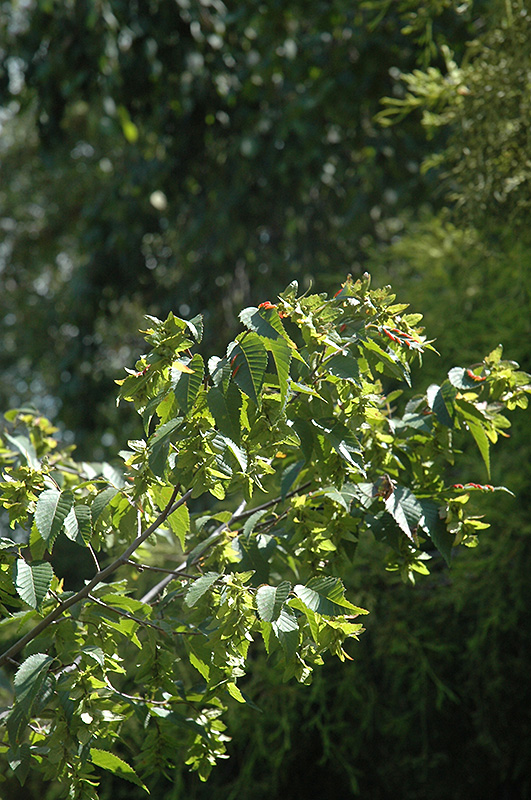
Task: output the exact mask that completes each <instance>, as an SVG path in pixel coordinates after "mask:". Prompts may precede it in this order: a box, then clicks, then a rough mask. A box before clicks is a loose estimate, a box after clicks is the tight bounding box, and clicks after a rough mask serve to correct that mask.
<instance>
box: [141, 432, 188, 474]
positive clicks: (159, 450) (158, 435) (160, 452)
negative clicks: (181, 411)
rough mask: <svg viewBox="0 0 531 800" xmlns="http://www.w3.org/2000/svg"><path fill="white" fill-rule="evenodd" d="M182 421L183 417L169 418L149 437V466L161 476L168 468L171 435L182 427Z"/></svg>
mask: <svg viewBox="0 0 531 800" xmlns="http://www.w3.org/2000/svg"><path fill="white" fill-rule="evenodd" d="M182 421H183V420H182V417H176V418H175V419H170V420H168V422H165V423H164V424H163V425H160V426H159V427H158V428H157V430H156V431H155V433H154V434H153V435H152V436H151V437H150V439H149V443H148V452H149V468H150V470H151V471H152V473H153V474H154V475H156V476H157V477H159V478H160V477H162V476H163V475H164V471H165V469H166V464H167V461H168V451H169V448H170V440H171V437H172V435H173V434H174V433H175V431H176V430H177V429H178V428H179V427H180V425H181V424H182Z"/></svg>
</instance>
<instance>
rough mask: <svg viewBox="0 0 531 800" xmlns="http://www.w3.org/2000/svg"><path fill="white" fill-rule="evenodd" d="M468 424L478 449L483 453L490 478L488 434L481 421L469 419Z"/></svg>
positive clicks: (482, 456)
mask: <svg viewBox="0 0 531 800" xmlns="http://www.w3.org/2000/svg"><path fill="white" fill-rule="evenodd" d="M467 425H468V429H469V431H470V433H471V434H472V436H473V437H474V441H475V443H476V444H477V446H478V450H479V452H480V453H481V458H482V459H483V461H484V464H485V467H486V469H487V476H488V477H489V478H490V442H489V440H488V437H487V434H486V433H485V430H484V428H483V427H482V426H481V425H480V424H479V423H477V422H473V421H472V420H471V419H468V420H467Z"/></svg>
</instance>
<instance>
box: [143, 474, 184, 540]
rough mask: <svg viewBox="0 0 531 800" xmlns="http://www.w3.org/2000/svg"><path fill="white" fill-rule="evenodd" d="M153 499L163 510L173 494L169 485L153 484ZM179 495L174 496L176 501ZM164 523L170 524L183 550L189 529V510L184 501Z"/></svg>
mask: <svg viewBox="0 0 531 800" xmlns="http://www.w3.org/2000/svg"><path fill="white" fill-rule="evenodd" d="M151 491H152V494H153V499H154V500H155V502H156V504H157V506H158V508H159V510H160V511H163V510H164V509H165V508H166V506H167V505H168V503H169V501H170V498H171V496H172V494H173V489H172V488H171V486H153V487H152V489H151ZM178 499H179V497H176V498H175V500H176V501H177V500H178ZM166 523H167V524H168V525H169V526H170V528H171V530H172V532H173V533H174V534H175V536H176V537H177V539H178V540H179V543H180V545H181V548H182V549H183V550H184V544H185V540H186V534H187V533H188V531H189V530H190V512H189V510H188V506H187V504H186V503H183V505H182V506H179V508H177V509H176V510H175V511H174V512H173V514H170V515H169V517H167V518H166Z"/></svg>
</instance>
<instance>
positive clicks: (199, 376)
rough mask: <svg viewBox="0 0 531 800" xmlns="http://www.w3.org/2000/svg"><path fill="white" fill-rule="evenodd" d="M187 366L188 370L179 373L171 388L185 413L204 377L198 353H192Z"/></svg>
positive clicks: (202, 364) (190, 405)
mask: <svg viewBox="0 0 531 800" xmlns="http://www.w3.org/2000/svg"><path fill="white" fill-rule="evenodd" d="M188 366H189V369H190V371H187V372H183V373H181V375H180V376H179V379H178V380H177V381H176V382H175V385H174V389H173V391H174V394H175V399H176V400H177V403H178V404H179V407H180V408H181V409H182V410H183V411H184V413H185V414H187V413H188V412H189V411H190V409H191V408H192V406H193V405H194V402H195V399H196V397H197V395H198V394H199V390H200V388H201V385H202V383H203V378H204V377H205V364H204V362H203V359H202V357H201V356H200V355H199V353H196V354H195V355H194V357H193V358H192V360H191V361H190V363H189V364H188Z"/></svg>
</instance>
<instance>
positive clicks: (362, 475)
mask: <svg viewBox="0 0 531 800" xmlns="http://www.w3.org/2000/svg"><path fill="white" fill-rule="evenodd" d="M147 319H148V328H147V330H146V331H144V333H145V337H146V342H147V344H148V347H149V349H148V351H147V352H146V354H145V355H143V356H141V357H140V359H139V360H138V362H137V363H136V365H135V368H134V369H132V370H127V372H128V375H127V377H125V378H123V379H119V380H118V381H117V383H118V384H119V387H120V391H119V401H120V400H121V401H127V402H131V403H133V404H134V407H135V409H136V411H137V412H138V414H139V415H140V418H141V423H142V429H143V434H142V435H141V436H139V438H138V439H135V440H133V441H130V442H129V443H128V449H127V450H125V451H122V452H121V453H120V454H119V455H120V457H121V460H122V466H121V467H120V468H118V467H116V466H115V465H113V466H111V465H109V464H101V465H94V464H77V463H76V462H75V460H74V458H73V457H72V454H71V453H69V452H67V451H64V450H63V449H61V447H60V446H59V445H58V443H57V440H56V439H55V438H54V433H55V430H54V428H53V426H51V424H50V423H49V422H48V421H47V420H45V419H43V418H42V417H40V416H38V415H37V414H36V413H33V412H30V411H27V410H15V411H11V412H8V414H6V430H5V432H4V435H3V446H2V451H1V453H0V455H1V457H2V460H3V463H4V471H3V482H2V484H1V491H2V495H1V497H2V504H3V506H4V508H5V509H6V512H7V514H8V515H9V519H10V524H11V528H12V529H13V532H12V533H11V534H10V535H9V536H7V535H4V536H2V538H1V539H0V548H1V550H0V554H1V574H0V603H1V609H2V620H1V622H0V638H1V640H2V642H3V644H4V652H3V654H2V655H1V656H0V664H1V665H2V669H3V673H4V679H5V680H4V682H9V683H8V685H11V686H12V692H11V696H10V697H9V702H8V706H7V707H6V708H5V710H4V711H3V712H2V719H3V722H4V723H5V729H4V734H3V739H2V742H3V743H2V745H1V748H2V751H3V753H4V754H5V757H6V758H7V760H8V762H9V766H10V768H11V769H12V770H14V771H15V773H16V775H17V776H18V778H19V779H20V782H21V783H24V781H25V779H26V777H27V775H28V772H29V770H30V769H31V770H37V771H40V773H41V774H42V776H43V778H45V779H51V778H54V779H59V781H61V782H62V783H63V784H64V786H65V793H66V792H67V793H68V796H69V797H71V798H87V799H91V798H97V796H98V789H97V786H98V770H100V769H103V770H108V771H110V772H111V773H114V774H116V775H119V776H121V777H123V778H125V779H127V780H130V781H133V782H134V783H136V784H137V785H139V786H142V787H143V788H145V789H146V790H147V789H148V788H149V783H150V779H151V778H152V776H155V775H157V774H159V773H160V772H162V773H164V774H170V773H171V770H172V769H173V768H174V766H175V765H176V764H177V763H179V760H182V759H184V760H185V761H186V763H187V764H188V765H189V767H190V768H191V769H193V770H197V772H198V773H199V776H200V778H202V779H206V778H207V777H208V774H209V772H210V771H211V769H212V766H213V765H214V764H215V762H216V760H217V759H218V758H220V757H224V756H225V755H226V747H227V741H228V736H227V734H226V732H225V725H224V723H223V720H222V715H223V712H224V710H225V708H226V706H227V703H229V702H238V703H245V702H252V698H249V697H247V696H246V694H245V675H246V672H247V670H248V669H249V663H250V662H249V656H250V654H251V653H252V652H254V651H256V649H257V648H263V649H264V650H265V652H266V654H267V656H268V659H269V661H270V662H271V665H272V667H273V668H276V669H279V670H281V671H282V672H283V675H284V678H285V679H286V680H289V679H292V678H295V679H296V680H298V681H300V682H301V683H308V682H310V681H311V678H312V672H313V670H314V668H315V667H316V666H318V665H320V664H322V662H323V658H324V657H325V655H326V654H327V653H330V654H332V655H336V656H337V657H338V658H340V659H341V660H342V661H345V660H347V661H348V659H350V658H351V656H350V653H349V650H350V648H351V647H352V646H354V645H353V644H351V643H352V642H355V641H356V639H357V638H358V637H359V635H360V634H361V633H362V631H363V627H362V624H361V623H360V622H359V620H358V617H359V616H360V615H364V614H366V613H368V612H367V610H365V609H364V608H362V607H360V606H359V605H357V604H356V598H355V597H353V598H349V597H347V594H348V589H346V588H345V586H344V583H343V581H342V580H341V576H342V574H343V572H344V566H345V564H352V562H353V561H354V563H355V558H356V547H357V545H358V542H359V541H360V539H361V538H362V537H373V538H374V539H375V540H377V541H378V542H380V543H381V552H382V561H383V567H384V568H386V569H389V570H396V571H397V572H399V573H400V575H401V576H402V577H403V579H404V580H405V581H413V582H414V580H415V577H416V576H419V575H422V574H426V573H427V572H428V570H429V565H430V563H432V564H437V565H440V564H441V562H443V563H444V562H446V563H447V564H448V565H450V563H451V561H452V555H453V553H454V551H455V549H456V548H457V547H458V546H459V545H461V544H464V545H468V546H470V545H474V544H476V543H477V540H478V538H479V537H480V536H481V535H482V531H483V529H484V528H486V527H488V525H487V523H486V522H485V521H484V520H483V518H482V517H481V516H480V515H479V514H478V513H475V512H476V511H477V508H474V506H477V504H478V502H479V501H480V500H481V498H482V496H483V495H484V494H487V493H490V492H496V491H507V490H506V489H505V488H504V487H494V486H491V485H490V484H488V483H484V482H482V481H480V480H479V478H478V477H477V476H471V477H473V478H474V481H473V482H470V481H467V480H465V479H464V478H463V477H462V473H461V472H460V467H459V464H458V455H459V451H458V447H459V442H460V441H462V440H464V439H466V437H471V439H472V440H473V441H474V442H475V445H476V446H477V447H478V449H479V451H480V453H481V456H482V458H483V462H484V466H485V472H486V477H487V480H488V478H489V475H490V449H491V444H493V443H495V442H496V440H497V439H498V437H499V436H500V435H501V436H504V435H505V430H506V428H507V427H508V426H509V421H508V420H507V417H506V415H505V412H506V411H508V410H512V409H513V408H515V407H516V406H521V407H525V406H526V404H527V394H528V393H529V391H530V386H529V376H528V375H526V374H525V373H523V372H521V371H520V370H519V369H518V365H517V364H515V363H514V362H511V361H507V360H504V359H503V354H502V349H501V347H498V348H497V349H496V350H494V351H493V352H491V353H490V354H489V355H488V356H487V357H486V358H485V359H484V360H483V361H481V362H478V363H477V364H476V365H474V367H473V368H471V367H467V366H459V367H455V368H454V369H452V370H450V372H449V373H448V376H447V377H445V378H444V379H443V380H442V381H441V383H440V385H431V386H430V387H429V388H428V390H427V391H426V392H423V393H421V394H416V393H415V391H414V388H413V377H412V374H413V373H412V366H413V364H414V363H415V362H418V363H420V364H421V363H422V355H423V353H425V352H426V351H430V350H431V351H433V347H432V343H431V342H430V341H429V340H428V339H427V338H426V335H425V333H424V331H423V329H422V328H421V327H420V322H421V315H420V314H414V313H410V312H409V311H408V307H407V306H406V305H404V304H402V303H397V302H396V300H395V297H394V295H393V294H392V293H391V291H390V289H389V288H385V289H379V290H378V289H377V290H373V289H371V287H370V278H369V276H368V275H365V276H364V277H363V278H362V279H360V280H358V281H354V280H352V279H351V278H350V277H349V278H347V280H346V281H345V283H344V284H343V285H342V286H341V287H340V288H339V290H338V291H337V293H336V294H335V296H334V297H331V298H329V297H327V296H326V295H323V294H304V295H300V294H299V293H298V287H297V285H296V284H295V283H294V284H291V285H290V286H289V287H288V288H287V289H286V291H285V292H284V293H282V294H281V295H280V296H279V299H278V301H277V302H276V303H272V302H270V301H265V302H263V303H261V304H260V305H259V306H258V307H251V308H246V309H244V310H243V311H242V312H241V314H240V320H241V323H242V326H243V330H242V332H241V333H240V334H238V335H237V336H236V338H235V339H234V341H232V342H230V344H229V345H228V347H227V349H226V351H225V353H224V354H223V355H221V356H219V357H212V358H210V359H209V361H208V364H206V365H205V362H204V360H203V357H202V355H201V353H200V345H201V340H202V331H203V321H202V319H201V317H195V318H194V319H192V320H183V319H179V318H177V317H175V316H174V315H173V314H172V313H170V314H169V316H168V317H167V319H165V320H159V319H156V318H153V317H148V318H147ZM459 479H461V481H462V482H461V483H459V482H458V481H459ZM469 509H472V510H469ZM65 538H66V539H69V540H70V541H71V542H73V543H74V545H75V546H77V547H78V548H79V552H81V551H82V550H87V551H89V553H90V556H91V559H92V563H93V565H94V569H95V572H94V574H93V577H92V578H91V579H90V580H88V581H86V583H85V584H84V586H82V587H81V588H79V589H78V590H77V591H67V590H66V589H65V588H64V584H63V580H62V579H60V578H58V577H57V576H56V575H55V574H54V558H55V556H54V553H55V549H54V548H55V547H56V545H57V542H61V541H63V540H64V539H65ZM100 565H101V566H100ZM154 573H159V574H158V575H157V574H155V575H154ZM160 574H162V576H163V577H162V578H160V577H159V575H160ZM157 579H158V582H156V581H157ZM345 668H348V666H347V665H345ZM139 725H140V728H141V730H142V734H141V735H138V734H137V735H136V738H135V731H138V726H139ZM124 736H127V737H128V739H129V741H131V737H132V739H133V740H134V741H135V742H136V745H135V746H136V748H137V751H136V753H135V767H133V766H132V765H131V764H130V763H129V761H130V758H128V756H127V754H126V753H125V752H124V750H123V747H122V746H121V742H122V741H123V738H124Z"/></svg>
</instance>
